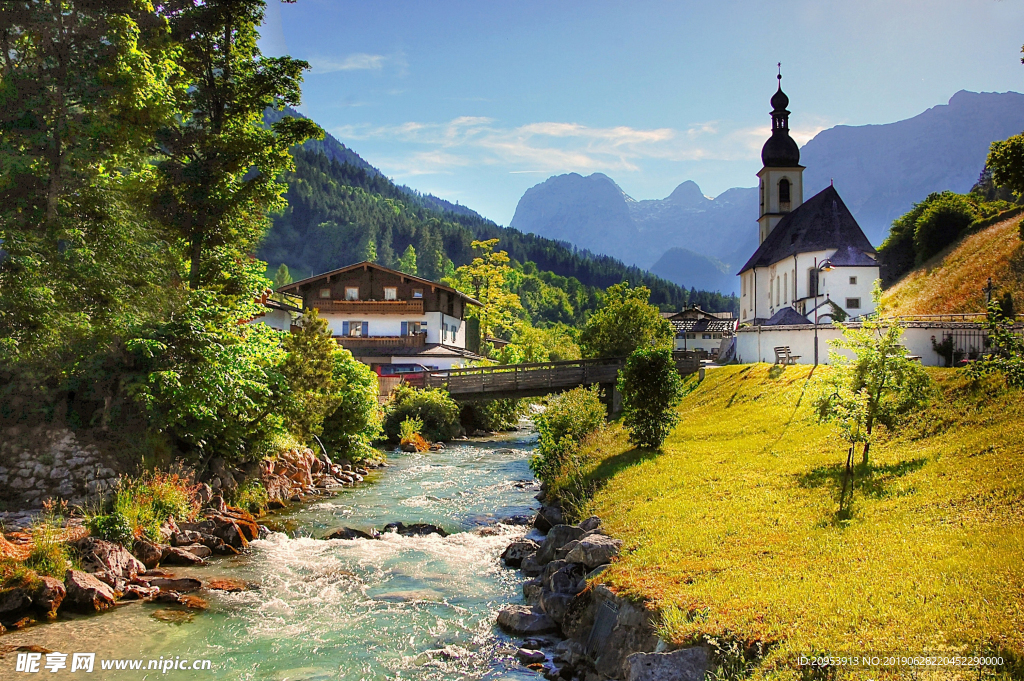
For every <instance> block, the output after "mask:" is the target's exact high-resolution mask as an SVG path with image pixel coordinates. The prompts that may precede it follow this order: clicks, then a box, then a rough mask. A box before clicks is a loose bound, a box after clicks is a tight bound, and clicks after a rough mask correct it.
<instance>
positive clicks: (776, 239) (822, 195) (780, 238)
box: [740, 186, 876, 274]
mask: <svg viewBox="0 0 1024 681" xmlns="http://www.w3.org/2000/svg"><path fill="white" fill-rule="evenodd" d="M831 250H836V251H837V253H836V256H837V257H838V258H839V259H840V262H835V261H833V263H832V264H833V265H836V266H840V265H842V266H851V265H864V266H871V265H875V264H876V263H875V261H874V260H872V259H871V258H869V257H868V255H869V254H871V255H873V254H874V253H875V249H874V248H873V247H872V246H871V242H870V241H868V238H867V237H866V236H864V231H863V230H861V228H860V225H858V224H857V221H856V220H855V219H854V217H853V213H851V212H850V209H849V208H847V207H846V204H845V203H843V199H842V198H840V196H839V192H837V191H836V189H835V187H832V186H828V187H826V188H825V189H823V190H821V191H820V192H818V193H817V194H815V195H814V196H812V197H811V198H810V199H808V200H807V201H806V202H805V203H804V204H802V205H801V206H800V207H799V208H797V209H796V210H794V211H793V212H792V213H788V214H787V215H786V217H784V218H782V219H781V220H779V224H777V225H775V229H773V230H772V231H771V232H770V233H769V234H768V238H766V239H765V240H764V242H762V243H761V245H760V246H758V248H757V250H756V251H754V255H752V256H750V260H748V261H747V264H746V265H744V266H743V267H742V269H740V274H742V273H743V272H746V271H747V270H749V269H752V268H754V267H768V266H769V265H771V264H773V263H777V262H778V261H780V260H782V259H784V258H788V257H789V256H791V255H794V254H796V253H808V252H810V251H831ZM869 260H870V263H868V261H869Z"/></svg>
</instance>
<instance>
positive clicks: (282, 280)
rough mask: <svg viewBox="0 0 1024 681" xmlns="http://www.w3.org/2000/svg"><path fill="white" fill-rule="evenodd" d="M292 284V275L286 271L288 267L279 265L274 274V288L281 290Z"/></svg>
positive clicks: (282, 264)
mask: <svg viewBox="0 0 1024 681" xmlns="http://www.w3.org/2000/svg"><path fill="white" fill-rule="evenodd" d="M290 283H292V274H291V272H289V271H288V265H285V264H284V263H281V264H280V266H278V268H277V272H276V273H275V274H274V288H281V287H282V286H287V285H288V284H290Z"/></svg>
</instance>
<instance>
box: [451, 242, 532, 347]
mask: <svg viewBox="0 0 1024 681" xmlns="http://www.w3.org/2000/svg"><path fill="white" fill-rule="evenodd" d="M497 245H498V240H497V239H490V240H488V241H474V242H473V250H474V251H476V252H477V253H478V255H477V256H476V257H475V258H473V261H472V262H471V263H469V264H468V265H463V266H462V267H460V268H458V269H457V270H455V276H454V277H452V278H450V279H447V280H446V282H447V283H448V284H449V285H451V286H454V287H455V288H457V289H459V290H460V291H462V292H463V293H467V294H469V295H471V296H473V297H474V298H475V299H476V300H478V301H479V302H480V303H481V307H476V306H471V307H470V308H469V310H468V314H469V315H470V316H471V317H475V318H477V319H478V320H479V321H480V338H481V341H483V340H484V339H486V338H489V337H495V336H496V335H497V334H499V333H502V332H505V331H508V330H511V329H512V328H513V327H514V325H515V322H516V320H517V319H519V316H520V314H521V313H522V309H523V308H522V304H521V303H520V302H519V296H517V295H516V294H514V293H512V292H510V291H509V290H508V285H507V284H508V279H509V277H510V276H511V275H512V267H511V266H510V265H509V257H508V253H506V252H505V251H495V250H494V247H495V246H497ZM485 346H486V344H485V343H483V342H482V343H481V350H482V351H484V352H485V354H486V352H487V349H488V347H489V346H487V347H485Z"/></svg>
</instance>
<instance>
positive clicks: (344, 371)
mask: <svg viewBox="0 0 1024 681" xmlns="http://www.w3.org/2000/svg"><path fill="white" fill-rule="evenodd" d="M334 382H335V384H336V386H338V389H339V390H341V392H342V394H343V395H344V399H342V400H340V402H339V403H338V406H337V408H335V409H334V411H332V412H331V413H329V414H328V415H327V417H326V418H325V419H324V424H323V434H322V435H321V436H320V439H321V440H322V441H323V443H324V446H326V447H327V448H328V449H330V450H331V452H332V454H334V455H336V456H339V457H344V458H346V459H349V460H350V461H352V462H359V461H363V460H366V459H371V458H374V457H375V456H376V454H377V452H376V451H375V450H374V449H373V447H372V446H371V444H372V443H373V442H374V441H375V440H377V439H379V438H380V436H381V417H382V414H381V409H380V404H379V403H378V402H377V390H378V381H377V374H375V373H374V372H373V369H371V368H370V367H368V366H366V365H365V364H363V363H362V362H360V361H359V360H357V359H355V358H353V357H352V353H351V352H349V351H348V350H345V349H343V348H339V350H338V352H336V353H334Z"/></svg>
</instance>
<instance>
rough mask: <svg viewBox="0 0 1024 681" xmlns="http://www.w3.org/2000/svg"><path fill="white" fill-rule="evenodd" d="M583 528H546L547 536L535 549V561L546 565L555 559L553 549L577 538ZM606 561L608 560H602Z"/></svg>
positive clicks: (562, 526)
mask: <svg viewBox="0 0 1024 681" xmlns="http://www.w3.org/2000/svg"><path fill="white" fill-rule="evenodd" d="M582 535H583V530H581V529H580V528H578V527H576V526H575V525H555V526H554V527H552V528H551V529H550V530H548V536H547V537H545V538H544V543H543V544H541V545H540V549H538V550H537V562H538V563H540V564H541V565H546V564H547V563H550V562H551V561H552V560H554V559H555V551H556V550H557V549H560V548H561V547H563V546H565V545H566V544H568V543H569V542H571V541H572V540H574V539H579V538H580V537H581V536H582ZM603 562H605V563H607V562H608V561H603Z"/></svg>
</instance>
